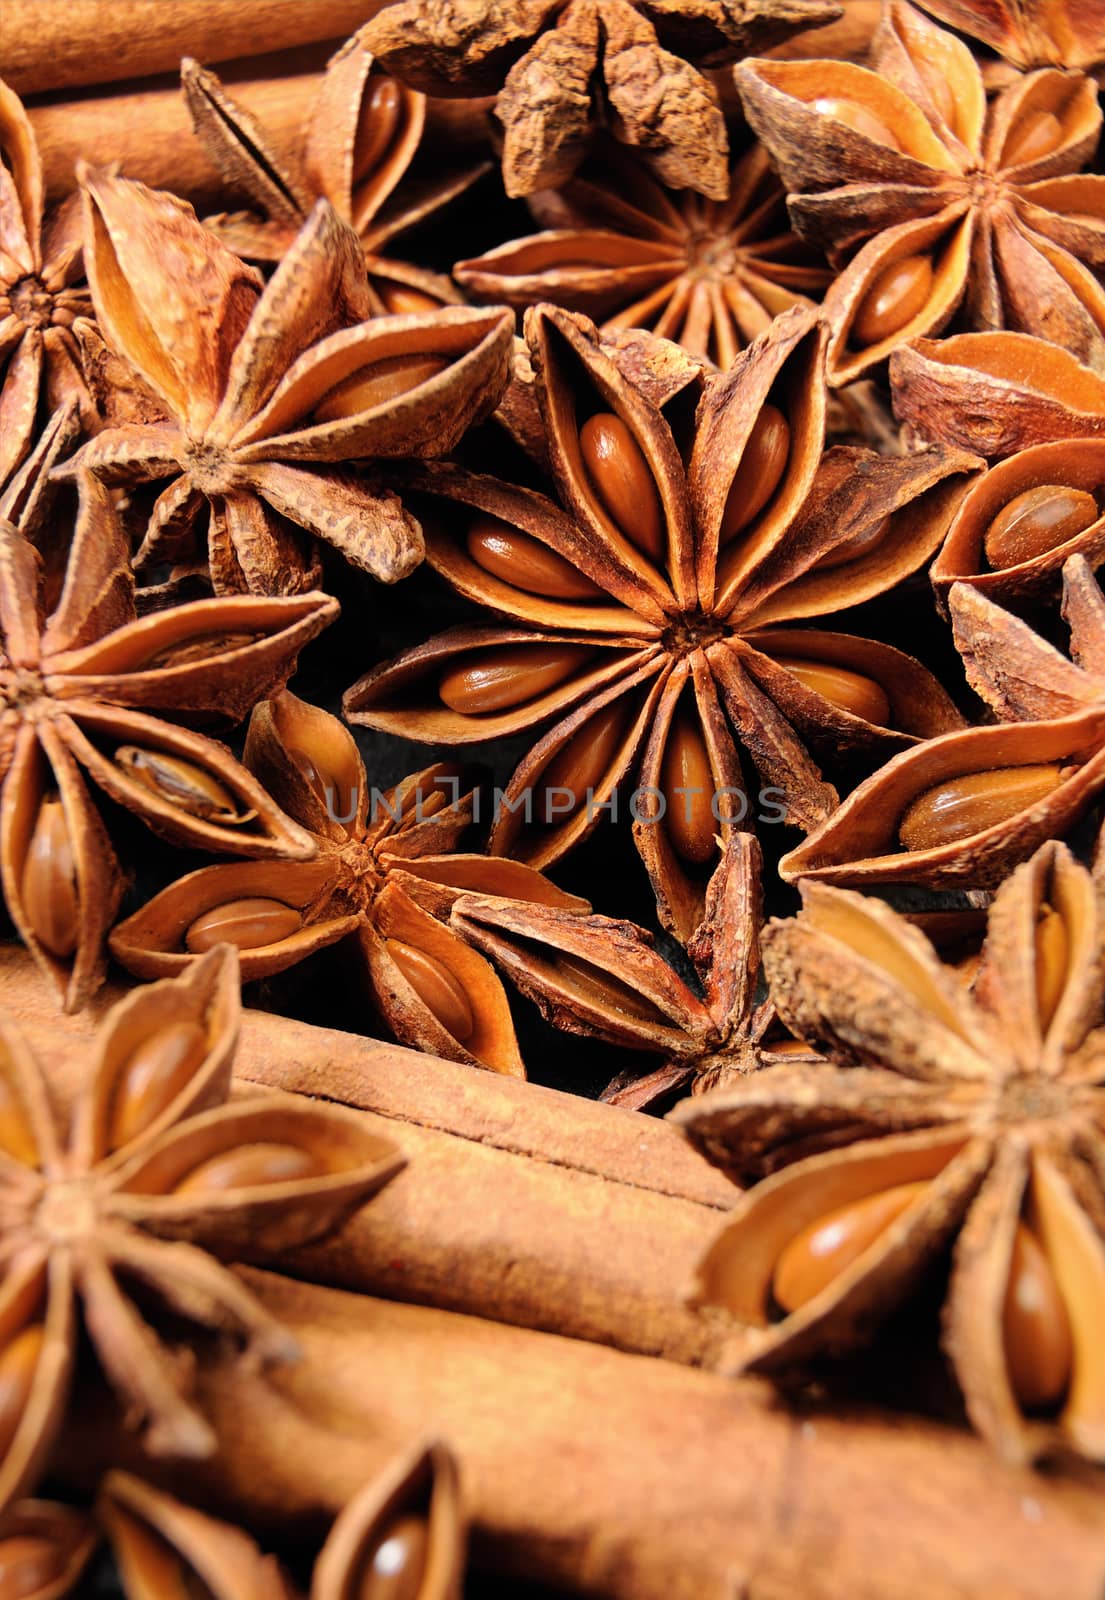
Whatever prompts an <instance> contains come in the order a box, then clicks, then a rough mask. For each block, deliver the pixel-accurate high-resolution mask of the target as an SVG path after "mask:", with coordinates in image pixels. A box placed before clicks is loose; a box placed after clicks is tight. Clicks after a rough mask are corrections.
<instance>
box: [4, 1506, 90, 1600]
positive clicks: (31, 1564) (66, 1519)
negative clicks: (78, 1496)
mask: <svg viewBox="0 0 1105 1600" xmlns="http://www.w3.org/2000/svg"><path fill="white" fill-rule="evenodd" d="M95 1548H96V1530H95V1527H94V1526H93V1524H92V1521H91V1519H90V1518H89V1517H87V1516H86V1515H85V1514H84V1513H83V1512H81V1511H75V1510H74V1509H73V1508H72V1507H71V1506H63V1505H55V1504H54V1503H53V1502H52V1501H50V1500H19V1501H17V1502H16V1504H15V1505H13V1506H10V1507H9V1508H8V1510H7V1511H6V1512H4V1514H3V1516H2V1517H0V1592H2V1593H3V1595H4V1600H63V1597H64V1596H65V1595H68V1594H72V1593H73V1592H74V1590H75V1589H76V1586H77V1584H78V1582H79V1581H80V1578H81V1575H82V1574H83V1573H84V1571H85V1568H86V1567H87V1566H88V1563H89V1561H90V1559H91V1557H92V1553H93V1551H94V1550H95Z"/></svg>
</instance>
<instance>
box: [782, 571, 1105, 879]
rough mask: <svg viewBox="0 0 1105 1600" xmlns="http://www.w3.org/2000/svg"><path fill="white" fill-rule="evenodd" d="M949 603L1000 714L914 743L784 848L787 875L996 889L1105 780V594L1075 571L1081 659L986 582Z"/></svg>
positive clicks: (1076, 649) (1071, 594) (1069, 599)
mask: <svg viewBox="0 0 1105 1600" xmlns="http://www.w3.org/2000/svg"><path fill="white" fill-rule="evenodd" d="M948 608H949V610H950V612H951V618H952V627H953V629H954V632H955V641H956V645H957V647H958V649H959V652H960V654H961V656H962V657H963V664H964V667H965V668H966V671H967V678H968V681H969V682H970V684H971V687H972V688H973V689H975V690H976V692H977V693H978V694H980V695H981V696H982V698H983V699H984V700H985V701H986V703H987V705H988V706H989V707H990V708H991V710H992V711H993V712H994V713H995V715H996V716H997V717H999V718H1000V719H1001V721H1000V723H999V724H998V725H997V726H995V727H978V728H969V729H967V730H965V731H964V732H962V733H953V734H945V735H944V736H943V737H942V738H938V739H931V740H929V741H928V742H927V743H925V744H922V745H919V746H918V747H917V748H916V749H914V750H908V751H905V752H903V753H902V754H901V755H899V756H895V757H893V758H892V760H890V761H888V762H887V764H886V766H885V767H883V768H882V769H881V770H880V771H879V772H876V773H875V774H874V776H873V777H871V778H868V779H867V780H866V782H864V783H861V784H860V786H859V787H858V788H857V789H856V790H854V792H853V793H852V794H850V795H849V796H848V798H847V800H845V802H844V804H843V805H842V806H841V808H840V810H839V811H838V812H837V813H836V814H835V816H832V817H830V818H829V820H828V822H827V823H826V824H825V825H824V826H823V827H822V828H820V829H818V831H817V832H816V833H814V834H811V836H810V837H809V838H808V839H806V840H805V841H804V842H803V843H802V844H801V845H799V846H798V848H797V849H796V850H792V851H791V852H790V854H789V855H786V856H784V857H783V859H782V861H781V862H780V864H779V870H780V872H781V873H782V874H783V876H784V877H786V878H799V877H802V876H807V877H815V878H822V879H825V880H826V881H830V882H834V883H894V882H901V883H918V884H924V885H927V886H929V887H933V888H972V889H973V888H988V887H991V886H993V885H994V884H997V883H1000V881H1001V879H1002V878H1003V877H1004V875H1005V874H1006V873H1007V872H1008V871H1009V868H1010V867H1011V866H1012V865H1013V864H1014V863H1016V862H1018V861H1023V860H1024V859H1025V857H1026V856H1028V855H1029V854H1030V853H1031V852H1032V851H1033V850H1034V849H1035V848H1036V847H1037V845H1039V844H1040V843H1041V842H1042V841H1043V840H1045V839H1054V838H1058V837H1060V836H1061V835H1062V834H1063V833H1065V832H1066V831H1067V829H1069V828H1070V827H1072V826H1073V825H1074V823H1075V822H1077V821H1078V819H1079V818H1080V817H1081V816H1082V815H1083V814H1084V813H1085V812H1086V811H1087V809H1088V808H1089V806H1090V805H1091V803H1092V802H1093V800H1094V799H1095V797H1096V796H1097V795H1098V794H1100V793H1101V791H1102V789H1105V595H1103V594H1102V592H1101V588H1100V585H1099V584H1098V583H1097V582H1096V581H1095V579H1094V575H1093V572H1092V570H1091V568H1090V565H1089V563H1088V562H1087V560H1086V558H1085V556H1071V557H1070V558H1069V560H1068V561H1067V563H1066V565H1065V567H1064V568H1063V615H1064V616H1065V618H1066V620H1067V623H1068V625H1069V627H1070V638H1071V658H1072V659H1071V660H1069V661H1068V660H1067V659H1066V657H1065V656H1063V655H1062V654H1061V653H1060V652H1059V651H1058V650H1056V649H1055V647H1054V646H1053V645H1051V644H1049V643H1048V642H1047V640H1046V639H1043V638H1041V637H1040V635H1039V634H1037V633H1036V632H1034V630H1033V629H1032V628H1031V627H1029V625H1028V623H1026V622H1024V621H1022V620H1021V618H1019V617H1016V616H1013V615H1012V613H1010V612H1008V611H1003V610H1002V609H1001V607H1000V606H997V605H995V604H994V602H993V601H992V600H989V599H988V598H987V597H986V595H985V594H983V593H982V592H981V591H980V590H979V589H978V588H976V587H974V586H973V585H971V584H967V583H957V584H955V585H954V586H953V588H952V590H951V592H950V595H949V598H948Z"/></svg>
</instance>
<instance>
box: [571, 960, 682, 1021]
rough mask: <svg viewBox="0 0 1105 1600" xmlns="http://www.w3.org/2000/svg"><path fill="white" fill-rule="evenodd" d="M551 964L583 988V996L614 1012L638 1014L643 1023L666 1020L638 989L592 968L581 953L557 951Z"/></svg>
mask: <svg viewBox="0 0 1105 1600" xmlns="http://www.w3.org/2000/svg"><path fill="white" fill-rule="evenodd" d="M553 965H554V966H555V967H556V970H557V971H558V972H560V973H562V974H563V975H564V977H566V978H570V979H571V981H572V983H573V984H575V985H577V986H578V988H579V990H580V991H582V994H583V997H584V998H585V999H589V1000H592V1001H594V1002H595V1003H596V1004H598V1005H602V1006H608V1007H613V1009H614V1010H615V1011H623V1012H624V1013H625V1014H626V1016H629V1017H639V1018H640V1019H641V1020H642V1021H644V1022H655V1021H656V1020H657V1018H659V1019H660V1020H661V1021H664V1020H666V1019H665V1018H664V1016H663V1013H662V1012H661V1011H660V1010H659V1009H658V1008H657V1007H656V1006H654V1005H653V1004H652V1001H651V1000H648V999H646V998H645V996H644V995H643V994H641V993H640V992H639V991H638V990H636V989H632V988H630V986H629V984H627V983H622V982H621V980H620V979H618V978H615V977H614V976H613V974H612V973H609V972H603V971H602V970H601V969H600V968H598V967H593V966H592V965H591V963H590V962H589V961H585V960H584V959H583V957H582V956H571V955H566V954H565V953H564V952H563V951H560V952H558V954H557V955H556V957H555V958H554V962H553Z"/></svg>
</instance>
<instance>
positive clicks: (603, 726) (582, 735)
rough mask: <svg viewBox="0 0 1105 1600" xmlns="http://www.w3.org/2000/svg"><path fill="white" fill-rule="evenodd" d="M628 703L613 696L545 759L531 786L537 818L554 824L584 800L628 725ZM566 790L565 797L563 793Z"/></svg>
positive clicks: (574, 809)
mask: <svg viewBox="0 0 1105 1600" xmlns="http://www.w3.org/2000/svg"><path fill="white" fill-rule="evenodd" d="M630 716H631V707H629V706H628V705H626V704H625V703H624V702H623V701H622V700H621V699H618V700H613V701H611V703H610V704H609V705H608V706H604V707H603V708H602V710H601V711H596V713H595V715H594V716H593V717H590V718H588V720H587V721H586V722H585V723H584V724H583V726H582V727H581V728H577V729H576V731H575V732H574V733H573V734H572V735H571V737H570V738H569V739H568V740H567V742H566V743H565V744H564V745H563V747H562V748H561V749H560V750H558V751H557V753H556V755H555V756H554V757H553V758H552V760H551V761H550V762H549V764H548V766H547V767H546V768H545V770H544V772H543V773H542V774H541V777H540V779H539V780H538V782H537V784H536V786H535V789H534V815H535V817H536V818H537V821H538V822H543V823H545V824H547V825H549V826H555V825H556V824H557V823H558V822H564V821H566V820H567V818H568V817H572V816H574V815H575V813H576V812H577V811H578V810H579V808H580V806H581V805H583V804H584V802H585V800H586V798H587V792H588V790H592V791H593V790H594V789H595V788H596V787H597V785H598V784H599V783H600V781H601V779H602V776H603V774H604V773H605V772H606V770H607V768H608V767H609V766H610V763H611V762H612V761H613V759H614V756H615V754H616V752H617V749H618V746H619V745H620V744H621V742H622V739H623V738H624V737H625V733H626V730H627V729H628V727H629V722H630ZM553 790H561V791H565V790H566V791H570V793H571V796H572V798H571V800H570V801H569V799H568V797H567V795H566V794H565V793H563V792H562V793H558V794H554V793H553V792H552V791H553Z"/></svg>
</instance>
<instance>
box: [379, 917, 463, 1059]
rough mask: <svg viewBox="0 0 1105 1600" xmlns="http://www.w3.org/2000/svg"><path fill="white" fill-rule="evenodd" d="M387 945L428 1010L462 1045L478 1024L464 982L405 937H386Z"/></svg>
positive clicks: (397, 964)
mask: <svg viewBox="0 0 1105 1600" xmlns="http://www.w3.org/2000/svg"><path fill="white" fill-rule="evenodd" d="M384 948H385V949H386V950H387V953H388V955H389V956H390V957H391V959H392V960H393V961H394V962H395V965H396V966H397V967H398V968H399V971H400V972H401V973H402V974H403V976H404V978H406V980H407V982H408V983H409V984H410V986H411V988H412V989H413V990H414V992H415V994H416V995H417V996H418V998H419V999H420V1000H421V1001H422V1004H423V1005H424V1006H425V1007H426V1009H427V1011H431V1012H433V1014H434V1016H435V1017H436V1018H437V1020H438V1021H439V1022H440V1023H441V1026H442V1027H443V1028H444V1029H445V1031H446V1033H451V1034H452V1036H453V1038H454V1039H456V1040H458V1041H459V1043H461V1044H463V1043H464V1041H465V1040H466V1039H470V1038H471V1037H472V1034H473V1032H474V1031H475V1027H476V1023H475V1018H474V1017H473V1015H472V1007H471V1005H470V1003H469V1000H468V996H467V994H466V993H465V991H464V985H463V984H462V983H461V981H460V979H459V978H458V977H457V976H456V974H455V973H453V972H450V970H449V968H448V967H447V966H446V965H445V963H444V962H443V961H439V960H438V959H437V957H436V956H432V955H429V954H428V953H427V951H425V950H417V949H415V947H414V945H411V944H406V943H404V941H403V940H402V939H385V941H384Z"/></svg>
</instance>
